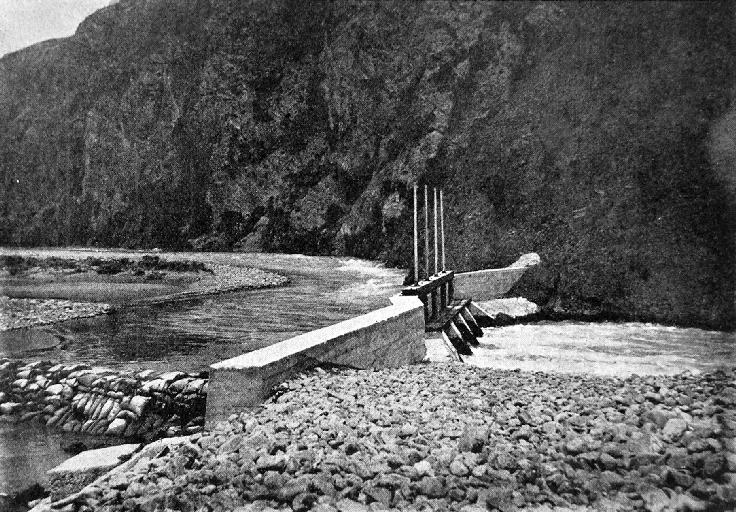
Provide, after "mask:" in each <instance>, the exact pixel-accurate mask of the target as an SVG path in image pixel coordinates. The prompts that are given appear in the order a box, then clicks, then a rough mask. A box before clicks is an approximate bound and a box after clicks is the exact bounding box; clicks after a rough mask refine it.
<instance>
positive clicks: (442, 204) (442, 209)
mask: <svg viewBox="0 0 736 512" xmlns="http://www.w3.org/2000/svg"><path fill="white" fill-rule="evenodd" d="M442 192H443V190H442V189H440V233H441V234H442V272H444V271H445V270H447V267H446V265H447V262H446V261H445V201H444V196H443V194H442Z"/></svg>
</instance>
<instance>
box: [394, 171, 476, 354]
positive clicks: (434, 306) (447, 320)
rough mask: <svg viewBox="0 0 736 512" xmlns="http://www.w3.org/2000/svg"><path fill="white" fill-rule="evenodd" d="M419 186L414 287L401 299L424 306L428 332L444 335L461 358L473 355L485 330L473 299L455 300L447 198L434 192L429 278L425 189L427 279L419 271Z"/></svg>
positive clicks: (415, 213) (429, 234)
mask: <svg viewBox="0 0 736 512" xmlns="http://www.w3.org/2000/svg"><path fill="white" fill-rule="evenodd" d="M418 189H419V187H418V185H414V269H413V270H414V284H413V285H411V286H408V287H406V288H404V289H403V290H402V295H410V296H416V297H419V299H420V300H421V301H422V304H424V325H425V331H426V332H441V333H442V335H443V337H444V338H445V341H446V342H449V343H451V344H452V346H453V347H455V350H456V351H457V353H458V354H459V355H470V354H471V353H472V352H471V350H470V347H471V346H476V345H478V344H479V343H478V338H479V337H481V336H483V330H482V329H481V328H480V326H479V325H478V322H477V321H476V319H475V318H474V317H473V314H472V312H471V311H470V303H471V299H469V298H463V299H456V298H455V297H454V295H455V282H454V281H455V272H454V271H452V270H447V269H446V259H445V219H444V194H443V191H442V190H441V189H440V190H439V201H438V193H437V188H434V189H433V193H432V196H433V207H432V210H433V224H434V237H433V239H434V240H433V244H432V245H433V246H434V254H433V256H434V274H431V275H430V269H429V261H430V237H431V232H430V229H429V216H430V208H429V197H430V194H429V189H428V186H427V185H424V269H423V270H424V273H423V274H424V276H425V277H426V278H425V279H423V280H420V277H421V275H422V274H421V271H420V268H419V212H418V201H417V199H418V197H417V196H418Z"/></svg>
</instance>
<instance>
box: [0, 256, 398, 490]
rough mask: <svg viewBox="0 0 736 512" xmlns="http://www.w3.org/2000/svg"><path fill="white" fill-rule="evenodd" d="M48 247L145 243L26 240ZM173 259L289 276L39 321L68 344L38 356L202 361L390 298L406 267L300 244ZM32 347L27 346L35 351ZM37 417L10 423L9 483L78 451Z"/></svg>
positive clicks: (3, 432)
mask: <svg viewBox="0 0 736 512" xmlns="http://www.w3.org/2000/svg"><path fill="white" fill-rule="evenodd" d="M3 253H5V254H13V253H18V254H24V255H29V254H31V253H33V254H35V255H38V256H41V257H49V256H56V257H65V258H84V257H87V256H97V257H125V256H131V254H136V253H137V251H131V252H127V251H108V250H89V249H87V250H73V249H49V250H33V251H28V250H22V251H14V250H12V249H3ZM165 256H166V257H167V258H171V259H193V260H197V261H203V262H205V263H207V262H210V263H217V264H226V265H242V266H249V267H256V268H261V269H264V270H270V271H273V272H276V273H278V274H281V275H285V276H288V277H289V278H290V280H291V281H290V283H289V285H287V286H284V287H278V288H268V289H261V290H247V291H240V292H232V293H224V294H220V295H213V296H209V297H203V298H199V299H195V300H191V301H187V302H180V303H174V304H168V305H159V306H150V307H145V308H131V309H123V310H121V311H119V312H116V313H114V314H111V315H105V316H101V317H97V318H94V319H89V320H84V321H73V322H62V323H60V324H55V325H51V326H45V327H41V328H39V329H38V330H39V332H41V333H43V334H44V335H51V336H54V337H56V338H59V339H61V340H62V343H61V345H60V346H59V347H58V348H56V349H53V350H51V351H48V352H44V353H43V354H41V355H36V356H35V357H36V358H44V359H50V360H58V361H79V362H85V363H89V364H94V365H96V366H105V367H109V368H117V369H131V370H133V369H146V368H150V369H154V370H170V369H176V370H184V371H198V370H204V369H207V367H208V365H209V364H211V363H213V362H215V361H220V360H222V359H226V358H229V357H232V356H235V355H238V354H242V353H245V352H249V351H252V350H255V349H258V348H261V347H265V346H268V345H272V344H274V343H276V342H278V341H281V340H284V339H287V338H289V337H291V336H294V335H297V334H300V333H304V332H307V331H310V330H312V329H316V328H319V327H324V326H327V325H331V324H334V323H336V322H339V321H341V320H345V319H347V318H350V317H353V316H356V315H359V314H361V313H365V312H368V311H371V310H373V309H376V308H379V307H383V306H388V305H389V304H390V303H389V300H388V298H389V297H390V296H391V295H393V294H395V293H397V292H398V290H399V288H400V285H401V283H402V281H403V277H404V273H403V272H402V271H401V270H397V269H389V268H385V267H384V266H383V265H380V264H378V263H374V262H370V261H365V260H358V259H352V258H332V257H319V256H303V255H296V254H241V253H166V255H165ZM29 357H30V356H25V358H26V359H28V358H29ZM76 439H77V438H72V437H71V436H69V435H61V434H59V433H50V432H46V429H44V428H40V427H37V426H35V425H34V426H29V425H26V424H24V425H22V426H19V425H13V424H1V423H0V493H11V492H17V491H18V490H20V489H22V488H24V487H26V486H28V485H29V484H30V483H32V482H34V481H42V480H43V477H44V474H45V472H46V471H47V470H48V469H50V468H51V467H54V466H55V465H58V464H59V463H61V462H62V461H63V460H64V459H65V458H67V457H68V455H67V454H66V453H64V452H63V451H62V450H61V444H62V443H64V442H70V441H72V440H76Z"/></svg>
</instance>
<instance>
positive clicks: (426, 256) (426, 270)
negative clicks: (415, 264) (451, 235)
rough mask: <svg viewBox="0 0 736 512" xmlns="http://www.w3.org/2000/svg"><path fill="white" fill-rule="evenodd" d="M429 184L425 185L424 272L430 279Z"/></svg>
mask: <svg viewBox="0 0 736 512" xmlns="http://www.w3.org/2000/svg"><path fill="white" fill-rule="evenodd" d="M427 195H428V194H427V185H424V273H425V274H426V276H427V279H429V199H427Z"/></svg>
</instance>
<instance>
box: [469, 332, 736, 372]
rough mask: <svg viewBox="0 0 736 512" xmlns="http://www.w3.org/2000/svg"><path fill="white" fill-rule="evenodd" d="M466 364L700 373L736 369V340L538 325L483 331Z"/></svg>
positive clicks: (707, 334)
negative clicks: (735, 365)
mask: <svg viewBox="0 0 736 512" xmlns="http://www.w3.org/2000/svg"><path fill="white" fill-rule="evenodd" d="M465 362H466V363H468V364H473V365H476V366H483V367H488V368H500V369H516V368H518V369H521V370H527V371H555V372H565V373H587V374H595V375H608V376H616V377H626V376H628V375H631V374H639V375H672V374H676V373H681V372H683V371H690V372H693V373H700V372H703V371H713V370H716V369H718V368H719V367H721V366H724V365H726V366H733V365H734V364H736V335H735V334H734V333H732V332H721V331H706V330H703V329H693V328H681V327H669V326H664V325H657V324H645V323H638V322H624V323H614V322H601V323H591V322H572V321H566V322H538V323H535V324H521V325H511V326H508V327H498V328H494V329H484V336H483V337H482V338H480V346H479V347H476V348H473V355H472V356H468V357H466V358H465Z"/></svg>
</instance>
